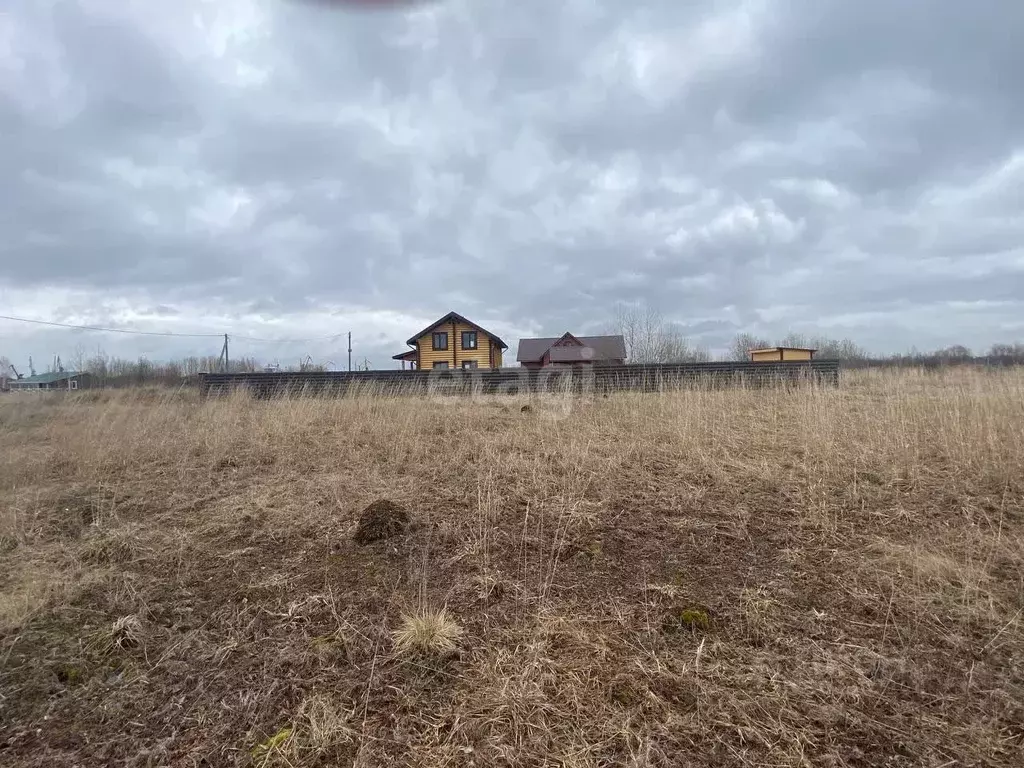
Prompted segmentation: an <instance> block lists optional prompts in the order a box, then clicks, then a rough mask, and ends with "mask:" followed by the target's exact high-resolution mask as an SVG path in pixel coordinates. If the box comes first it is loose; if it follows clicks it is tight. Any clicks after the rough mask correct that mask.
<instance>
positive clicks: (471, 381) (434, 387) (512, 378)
mask: <svg viewBox="0 0 1024 768" xmlns="http://www.w3.org/2000/svg"><path fill="white" fill-rule="evenodd" d="M799 382H816V383H818V384H823V385H827V386H838V384H839V362H838V361H836V360H813V361H799V362H796V361H794V362H766V363H750V362H721V363H681V364H675V363H667V364H661V365H616V366H593V367H573V368H555V367H551V368H541V369H535V370H530V369H526V368H499V369H497V370H479V369H477V370H440V369H435V370H431V371H351V372H345V371H306V372H280V373H262V372H261V373H205V374H200V376H199V386H200V389H201V391H202V392H203V393H204V394H208V395H216V394H224V393H227V392H230V391H233V390H237V389H245V390H247V391H248V392H249V393H250V394H252V395H253V396H255V397H259V398H271V397H283V396H297V395H345V394H347V393H349V392H350V391H374V392H380V393H384V394H421V393H426V394H452V395H481V394H508V395H514V394H535V393H545V392H567V391H570V392H598V393H601V392H612V391H638V392H655V391H661V390H666V389H673V388H681V387H688V386H707V387H719V386H748V387H764V386H778V385H784V384H795V383H799Z"/></svg>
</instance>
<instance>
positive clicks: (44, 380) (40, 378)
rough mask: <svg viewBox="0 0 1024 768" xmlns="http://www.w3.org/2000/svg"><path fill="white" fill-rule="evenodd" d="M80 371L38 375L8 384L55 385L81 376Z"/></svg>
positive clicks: (11, 381) (14, 380)
mask: <svg viewBox="0 0 1024 768" xmlns="http://www.w3.org/2000/svg"><path fill="white" fill-rule="evenodd" d="M81 375H82V374H81V373H79V372H78V371H59V372H56V373H37V374H36V375H35V376H26V377H25V378H23V379H10V380H8V384H12V385H14V384H53V383H54V382H57V381H67V380H68V379H73V378H74V377H75V376H81Z"/></svg>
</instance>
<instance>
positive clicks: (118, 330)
mask: <svg viewBox="0 0 1024 768" xmlns="http://www.w3.org/2000/svg"><path fill="white" fill-rule="evenodd" d="M0 320H14V321H16V322H19V323H34V324H36V325H51V326H55V327H57V328H73V329H75V330H77V331H103V332H104V333H130V334H133V335H136V336H181V337H185V338H192V339H200V338H201V339H209V338H219V337H221V336H223V335H224V334H222V333H175V332H173V331H135V330H131V329H128V328H100V327H99V326H95V325H72V324H71V323H57V322H53V321H51V320H32V319H30V318H27V317H11V316H10V315H0Z"/></svg>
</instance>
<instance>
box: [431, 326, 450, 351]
mask: <svg viewBox="0 0 1024 768" xmlns="http://www.w3.org/2000/svg"><path fill="white" fill-rule="evenodd" d="M434 349H435V350H439V349H448V333H447V331H440V332H438V333H435V334H434Z"/></svg>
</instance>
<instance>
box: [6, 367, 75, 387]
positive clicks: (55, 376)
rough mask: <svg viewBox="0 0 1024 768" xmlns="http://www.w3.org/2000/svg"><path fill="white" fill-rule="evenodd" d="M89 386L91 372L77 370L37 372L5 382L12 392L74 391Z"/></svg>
mask: <svg viewBox="0 0 1024 768" xmlns="http://www.w3.org/2000/svg"><path fill="white" fill-rule="evenodd" d="M91 386H92V374H89V373H78V372H77V371H58V372H57V373H39V374H36V375H35V376H26V377H25V378H22V379H10V380H9V381H8V382H7V387H8V388H9V389H10V390H11V391H12V392H44V391H51V390H67V391H75V390H78V389H89V388H90V387H91Z"/></svg>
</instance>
